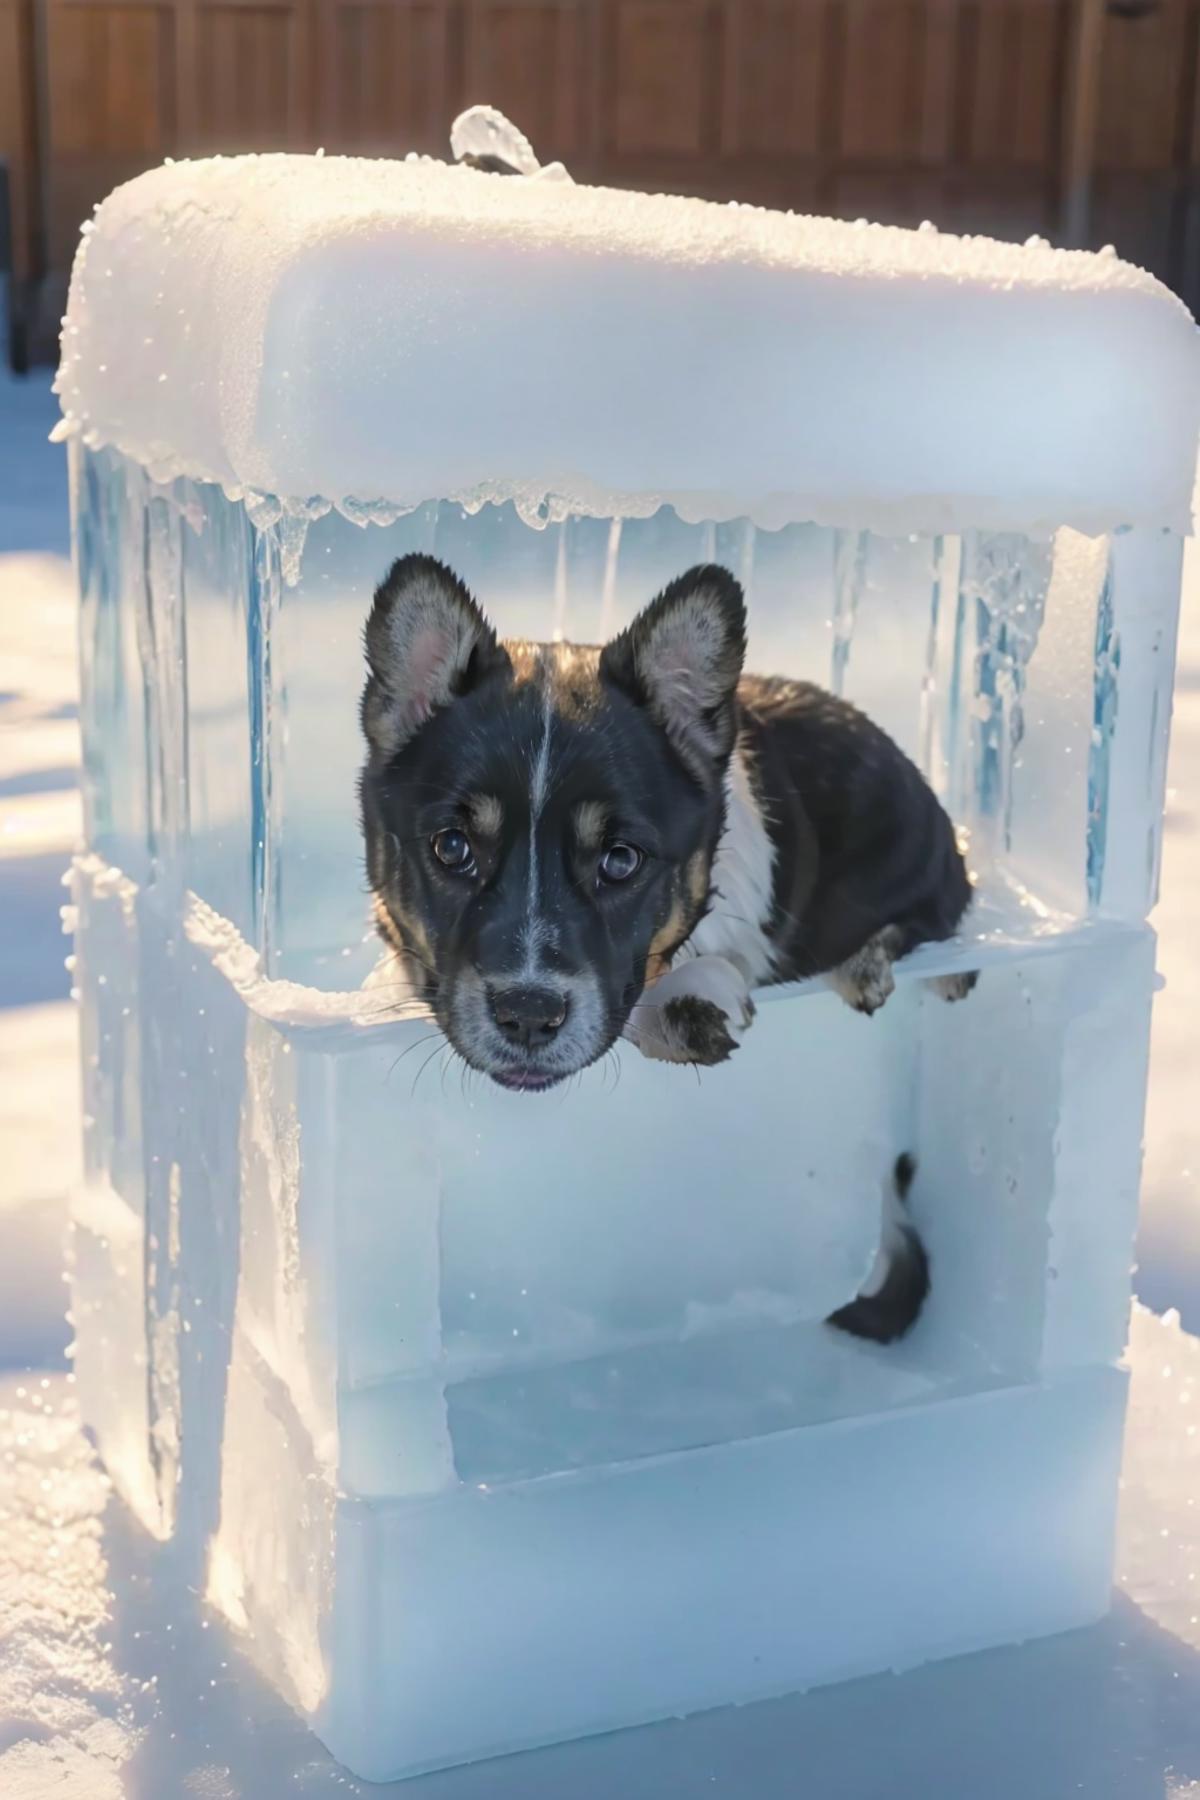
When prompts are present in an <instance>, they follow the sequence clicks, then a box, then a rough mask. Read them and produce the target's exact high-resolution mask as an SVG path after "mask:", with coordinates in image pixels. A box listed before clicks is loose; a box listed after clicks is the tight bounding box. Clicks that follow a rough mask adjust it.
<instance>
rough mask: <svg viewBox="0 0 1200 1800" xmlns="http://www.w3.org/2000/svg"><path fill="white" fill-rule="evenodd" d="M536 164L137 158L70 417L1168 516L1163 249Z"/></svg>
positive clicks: (67, 405)
mask: <svg viewBox="0 0 1200 1800" xmlns="http://www.w3.org/2000/svg"><path fill="white" fill-rule="evenodd" d="M551 175H552V172H542V174H541V175H537V176H533V177H529V178H526V177H517V178H512V177H505V176H502V175H495V174H485V173H482V172H479V171H477V170H475V169H471V168H467V167H453V166H449V165H446V164H442V163H438V162H434V161H431V160H428V159H409V160H407V161H404V162H390V161H368V160H364V159H359V158H348V157H321V156H315V157H314V156H283V155H279V156H256V157H232V158H222V157H216V158H213V159H211V160H207V161H199V162H190V163H176V164H171V165H167V166H165V167H163V168H160V169H156V170H153V171H151V172H150V173H149V174H146V175H142V176H139V177H138V179H137V180H135V181H132V182H130V183H128V184H127V185H126V186H124V187H121V188H118V189H117V190H116V192H115V193H113V194H112V195H111V196H110V197H109V198H108V199H107V200H106V201H105V202H104V203H103V205H102V206H101V207H100V208H99V210H98V212H97V214H96V217H95V220H94V222H93V223H92V224H91V225H89V226H86V227H85V228H84V237H83V240H82V242H81V245H80V249H79V253H78V256H77V257H76V262H75V269H74V273H73V276H72V281H71V296H70V302H69V307H68V313H67V319H66V323H65V327H64V337H63V349H64V355H63V361H62V366H61V371H60V375H59V393H60V397H61V401H62V406H63V412H64V418H65V422H66V424H65V429H68V430H77V431H79V432H81V433H82V434H84V435H85V437H86V438H87V441H89V442H92V443H101V442H104V443H112V444H115V445H117V446H118V447H119V448H121V449H122V450H124V451H126V452H127V453H129V454H130V455H132V456H135V457H137V458H138V459H139V460H141V461H142V462H144V463H146V464H147V465H148V466H149V467H150V468H151V469H152V470H153V471H154V472H155V473H156V474H160V475H163V476H165V475H170V474H176V473H187V474H190V475H193V476H197V477H203V478H206V479H211V480H215V481H219V482H221V483H223V484H224V485H226V486H227V487H235V488H240V489H254V490H257V491H260V492H266V493H271V494H275V495H278V496H280V497H283V498H291V499H307V498H309V497H313V498H316V497H322V498H324V499H328V500H333V501H341V500H343V499H344V498H346V497H348V496H349V497H354V498H356V499H358V500H362V501H371V500H387V501H390V502H392V503H394V504H396V505H401V506H406V505H416V504H419V503H420V502H422V501H425V500H428V499H433V498H448V499H462V500H464V501H466V502H467V503H469V504H470V503H474V502H475V501H478V500H480V499H514V500H516V501H517V502H518V504H519V505H520V506H521V509H522V511H523V512H524V513H525V514H526V516H529V517H537V516H539V515H540V516H543V517H544V516H546V515H547V513H549V515H550V516H556V515H560V514H561V513H562V512H564V511H566V510H572V511H584V512H592V513H601V514H607V513H612V512H623V513H644V512H649V511H652V510H654V508H655V507H656V506H657V505H658V504H660V503H661V502H663V501H667V502H670V503H671V504H672V505H674V506H675V507H676V508H677V510H678V511H680V512H681V513H682V514H683V515H684V516H685V517H689V518H698V517H707V518H716V519H721V518H729V517H735V516H738V515H741V514H747V515H749V516H750V517H752V518H753V519H755V520H756V521H757V522H758V523H759V524H763V525H779V524H783V523H785V522H789V521H793V520H800V519H811V520H815V521H816V522H818V523H822V524H837V525H854V526H863V527H868V526H869V527H872V528H874V529H876V530H881V531H892V532H916V531H921V532H934V531H939V530H954V529H959V528H962V527H965V526H968V525H975V526H985V527H990V528H993V529H1013V530H1036V529H1041V528H1046V527H1053V526H1058V525H1063V524H1069V525H1073V526H1076V527H1078V528H1079V529H1081V530H1085V531H1094V532H1095V531H1102V530H1107V529H1110V528H1112V527H1115V526H1118V525H1145V526H1168V527H1173V528H1179V529H1183V528H1186V525H1187V522H1188V520H1189V517H1190V499H1191V491H1192V479H1193V472H1194V465H1195V446H1196V440H1197V431H1198V426H1200V349H1198V345H1197V334H1196V329H1195V326H1194V325H1193V322H1192V320H1191V317H1190V315H1189V314H1188V312H1187V310H1186V308H1185V307H1184V306H1183V305H1182V304H1181V303H1180V302H1179V301H1178V300H1176V299H1175V298H1174V297H1173V296H1172V295H1171V294H1170V293H1168V292H1167V290H1166V289H1165V288H1163V287H1162V286H1161V285H1160V284H1159V283H1158V282H1157V281H1155V280H1154V279H1153V278H1152V277H1151V276H1149V275H1147V274H1144V273H1143V272H1142V271H1140V270H1138V269H1135V268H1132V267H1130V266H1129V265H1128V264H1125V263H1123V262H1121V261H1119V260H1118V259H1117V258H1116V257H1115V256H1113V255H1104V254H1102V255H1099V256H1093V255H1088V254H1085V253H1082V252H1076V251H1056V250H1051V249H1050V248H1049V247H1048V246H1046V245H1044V244H1040V243H1034V244H1030V245H1026V246H1016V245H1011V244H1000V243H996V242H993V241H991V240H988V239H984V238H960V237H952V236H948V235H944V234H939V233H938V232H936V231H934V230H932V229H931V228H928V229H926V228H923V229H922V230H920V231H915V232H914V231H901V230H897V229H892V228H885V227H882V226H874V225H854V224H848V223H844V222H838V221H831V220H823V219H810V218H802V217H794V216H792V215H791V214H786V215H785V214H781V213H775V212H768V211H765V210H763V209H761V208H755V207H746V206H736V205H729V206H725V205H717V204H714V203H711V202H707V201H700V200H690V199H679V198H674V197H671V196H666V195H647V194H637V193H624V192H617V191H614V190H608V189H603V188H589V187H582V186H576V185H574V184H573V183H571V182H570V181H569V180H562V179H558V180H555V179H552V178H550V177H551Z"/></svg>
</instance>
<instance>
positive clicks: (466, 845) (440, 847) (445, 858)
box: [433, 825, 475, 875]
mask: <svg viewBox="0 0 1200 1800" xmlns="http://www.w3.org/2000/svg"><path fill="white" fill-rule="evenodd" d="M433 854H434V855H435V856H436V857H437V859H438V861H439V862H440V863H441V865H442V867H443V868H444V869H449V870H450V872H451V874H453V875H469V874H470V873H471V870H472V869H473V868H474V866H475V858H474V856H473V855H472V852H471V840H470V838H469V837H468V836H467V834H466V832H465V831H456V830H455V829H454V827H453V826H452V825H450V826H447V828H446V830H445V831H437V832H435V833H434V835H433Z"/></svg>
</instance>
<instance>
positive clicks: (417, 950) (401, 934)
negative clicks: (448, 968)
mask: <svg viewBox="0 0 1200 1800" xmlns="http://www.w3.org/2000/svg"><path fill="white" fill-rule="evenodd" d="M374 912H375V923H376V924H377V925H378V927H379V930H380V933H381V935H382V936H383V937H384V938H385V939H386V940H387V942H388V943H389V944H390V945H391V946H392V949H393V950H397V951H399V953H400V954H401V956H403V955H405V954H406V953H409V954H416V955H417V956H418V958H422V957H423V958H424V960H425V962H426V964H427V965H428V966H429V968H431V969H432V967H433V946H432V944H431V943H430V941H429V934H428V933H427V931H426V930H425V927H424V926H423V925H422V923H421V921H420V919H418V918H414V917H410V916H409V915H407V914H406V915H405V916H404V917H403V918H402V919H401V920H400V921H399V923H398V922H397V921H396V920H395V919H394V918H393V917H392V913H391V910H390V908H389V907H387V906H386V905H385V904H384V902H383V901H382V900H381V899H380V897H379V895H378V894H376V896H375V900H374ZM401 927H403V930H402V929H401ZM405 933H407V937H406V936H405Z"/></svg>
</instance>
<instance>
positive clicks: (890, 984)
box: [826, 926, 896, 1017]
mask: <svg viewBox="0 0 1200 1800" xmlns="http://www.w3.org/2000/svg"><path fill="white" fill-rule="evenodd" d="M895 954H896V936H895V933H894V932H893V931H892V929H891V927H890V926H887V927H885V929H884V930H883V931H880V932H877V933H876V934H875V936H874V937H873V938H870V939H869V940H868V941H867V942H866V943H865V944H864V945H863V947H862V949H861V950H858V951H856V952H855V954H854V955H853V956H851V957H849V958H847V960H846V961H845V962H844V963H839V965H838V967H837V968H836V969H831V970H830V971H829V974H828V975H827V976H826V980H827V981H828V983H829V985H830V987H831V988H833V989H834V991H835V993H838V994H840V995H841V996H842V999H843V1000H844V1001H845V1002H846V1005H847V1006H852V1007H853V1008H854V1010H855V1012H860V1013H866V1014H867V1016H868V1017H869V1016H870V1015H871V1013H874V1012H878V1011H879V1008H880V1007H881V1006H882V1005H883V1003H884V1001H885V1000H887V999H889V998H890V996H891V995H892V993H893V992H894V990H895V986H896V978H895V976H894V975H893V974H892V962H893V960H894V958H895Z"/></svg>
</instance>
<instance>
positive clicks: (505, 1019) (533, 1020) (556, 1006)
mask: <svg viewBox="0 0 1200 1800" xmlns="http://www.w3.org/2000/svg"><path fill="white" fill-rule="evenodd" d="M488 998H489V999H490V1001H491V1004H492V1017H493V1019H495V1021H496V1024H497V1025H498V1026H499V1028H500V1030H501V1031H502V1032H503V1033H504V1035H505V1037H506V1038H508V1040H509V1042H510V1043H513V1044H520V1046H521V1048H522V1049H523V1050H536V1049H537V1048H538V1047H539V1045H541V1044H548V1043H549V1042H550V1040H551V1038H552V1037H553V1036H554V1034H555V1032H556V1031H557V1030H558V1028H559V1026H560V1025H561V1024H562V1022H563V1020H564V1019H565V1018H566V1016H567V997H566V995H565V994H556V993H555V992H554V990H553V988H540V987H519V988H515V987H514V988H501V989H500V990H499V991H498V992H497V991H496V990H495V989H492V990H490V992H489V995H488Z"/></svg>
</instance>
